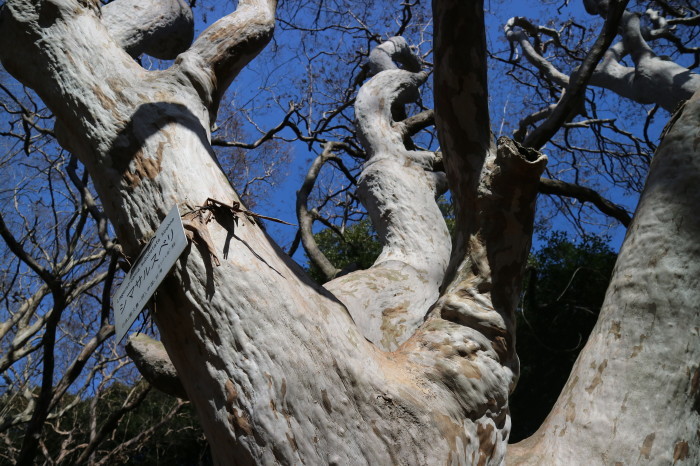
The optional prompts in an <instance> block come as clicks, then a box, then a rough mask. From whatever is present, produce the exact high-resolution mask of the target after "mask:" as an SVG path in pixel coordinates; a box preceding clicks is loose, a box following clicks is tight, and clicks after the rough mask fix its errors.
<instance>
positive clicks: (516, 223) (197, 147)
mask: <svg viewBox="0 0 700 466" xmlns="http://www.w3.org/2000/svg"><path fill="white" fill-rule="evenodd" d="M115 3H116V2H115ZM162 8H163V5H161V4H157V5H151V6H149V8H145V9H143V10H140V11H141V14H144V15H146V16H148V15H154V16H155V17H157V18H162V17H166V18H167V17H168V14H167V11H163V9H162ZM275 8H276V2H275V1H274V0H268V1H263V0H242V1H240V2H239V4H238V8H237V9H236V11H235V12H233V13H231V14H230V15H228V16H226V17H224V18H222V19H221V20H219V21H217V22H216V23H214V24H213V25H212V26H211V27H210V28H208V29H207V30H206V31H204V32H203V33H202V34H201V35H200V36H199V37H198V38H197V39H196V40H195V41H194V43H193V44H192V46H191V47H189V49H188V50H187V51H186V52H184V53H182V54H180V55H179V56H178V58H177V59H176V60H175V62H174V64H173V65H172V66H171V67H170V68H168V69H167V70H163V71H158V72H147V71H145V70H144V69H143V68H141V67H140V66H139V65H138V63H136V61H134V60H133V59H132V57H131V56H129V55H128V54H127V53H126V52H125V51H124V49H125V48H126V49H130V48H131V47H137V46H138V48H139V49H141V50H143V49H146V48H148V45H150V40H151V39H152V38H157V39H158V40H157V41H156V42H157V43H159V44H165V45H167V41H164V40H162V38H163V37H164V34H166V35H167V34H168V33H175V32H176V31H174V30H173V28H174V29H175V30H176V29H177V27H178V26H181V25H180V24H178V22H177V21H173V22H169V23H163V22H158V21H155V22H154V21H148V20H147V18H138V19H134V17H133V16H131V17H127V16H128V15H124V17H123V18H120V19H119V20H118V21H116V22H106V21H103V20H102V18H101V16H100V9H99V7H98V6H97V5H96V4H95V3H93V2H91V1H87V0H60V1H58V0H50V1H29V0H11V1H8V2H6V3H5V5H4V7H3V9H2V12H1V13H0V59H1V60H2V63H3V65H4V66H5V68H6V69H7V70H8V71H9V72H11V73H12V74H13V75H14V76H16V77H17V78H18V79H20V80H21V81H22V82H24V83H26V84H27V85H28V86H30V87H32V88H33V89H35V90H36V92H37V94H38V95H39V96H40V97H41V98H42V100H43V101H44V102H45V103H46V104H47V106H48V107H49V108H51V110H52V112H53V113H54V115H55V116H56V119H57V125H56V130H55V131H56V133H57V135H58V140H59V141H60V142H61V144H62V145H63V146H64V147H66V148H67V149H68V150H70V151H71V153H74V154H76V155H77V156H78V157H79V158H80V159H81V161H82V162H83V163H84V164H85V166H86V167H87V169H88V170H89V171H90V173H91V176H92V179H93V181H94V184H95V188H96V191H97V192H98V194H99V197H100V199H101V200H102V202H103V206H104V209H105V212H106V214H107V216H108V217H109V218H110V220H111V221H112V224H113V225H114V228H115V230H116V234H117V237H118V239H119V242H120V245H121V248H122V253H123V254H124V255H125V256H126V257H128V258H135V257H136V256H137V254H138V252H139V250H140V249H141V247H142V245H143V244H144V243H145V241H147V240H148V238H149V236H150V235H151V234H152V232H153V231H155V229H156V228H157V226H158V224H159V222H160V220H161V219H162V218H163V217H164V216H165V214H166V213H167V212H168V211H169V210H170V207H171V206H172V204H177V205H178V206H179V207H180V209H181V213H182V214H183V221H184V222H185V225H186V228H187V229H188V230H189V231H190V232H191V233H192V238H193V240H192V243H191V245H190V247H189V248H188V249H187V250H186V251H185V253H183V256H182V258H181V259H180V261H179V262H178V264H177V265H176V266H175V267H174V270H173V271H172V273H171V275H170V276H169V277H168V278H167V279H166V280H165V281H164V283H163V285H162V286H161V288H160V290H159V292H158V295H157V297H156V305H155V310H154V312H153V317H154V319H155V321H156V322H157V324H158V328H159V330H160V334H161V337H162V339H163V343H164V345H165V347H166V348H167V351H168V355H169V357H170V359H171V360H172V362H173V363H174V365H175V367H176V368H177V372H178V373H179V374H180V379H181V381H182V383H183V385H184V388H185V390H186V392H187V394H188V396H189V398H190V399H191V400H192V402H193V404H194V405H195V407H196V410H197V412H198V414H199V416H200V419H201V420H202V424H203V427H204V430H205V432H206V435H207V438H208V440H209V442H210V444H211V448H212V452H213V455H214V456H215V457H216V458H217V460H218V461H219V462H221V463H226V462H228V461H230V460H231V459H233V460H234V461H236V462H240V463H253V462H257V463H273V462H280V463H296V462H306V463H331V462H332V463H349V462H358V461H366V462H368V463H373V464H384V463H398V462H401V461H410V462H415V463H435V462H457V463H460V462H462V463H466V462H473V463H477V462H481V463H489V462H493V463H499V462H501V461H503V460H504V459H505V457H506V454H507V452H506V444H507V439H508V433H509V431H510V418H509V414H508V395H509V392H510V391H511V390H512V388H513V386H514V385H515V382H516V380H517V373H518V358H517V356H516V353H515V347H514V344H515V335H514V312H515V310H516V307H517V305H518V302H519V298H520V287H521V284H522V278H523V271H524V267H525V264H526V259H527V255H528V251H529V248H530V242H531V234H532V223H533V218H534V201H535V198H536V195H537V191H538V186H539V183H540V174H541V173H542V171H543V170H544V165H545V163H546V157H544V156H543V155H542V154H540V153H538V152H537V151H536V150H532V149H528V148H525V147H523V146H520V145H518V144H517V143H515V142H513V141H511V140H509V139H507V138H500V139H499V140H498V141H497V142H495V141H493V140H492V136H491V133H490V127H489V126H490V124H489V118H488V95H487V86H486V84H487V81H486V47H485V38H484V21H483V5H482V4H481V2H470V3H466V2H457V1H449V0H444V1H440V0H436V1H435V2H434V4H433V18H434V64H435V68H434V73H433V74H434V88H435V121H436V126H437V130H438V135H439V138H440V146H441V148H442V152H441V154H436V153H434V152H431V151H423V150H415V149H413V148H409V147H407V146H406V145H405V144H404V142H403V140H404V136H405V135H406V128H405V126H406V125H402V124H401V121H396V119H397V118H399V119H400V112H397V111H396V109H398V108H400V106H401V105H402V104H403V103H405V102H408V101H411V100H413V99H414V98H415V96H416V91H417V88H418V86H420V85H421V84H422V83H423V82H424V81H425V80H426V79H427V78H428V73H427V72H425V71H424V70H423V69H422V66H421V63H420V62H419V61H417V60H415V59H412V58H411V56H410V54H406V53H405V48H404V47H403V44H402V43H401V41H400V40H397V41H391V43H389V44H387V45H386V47H385V48H384V49H383V51H382V49H380V53H379V54H377V55H375V56H374V57H370V62H371V66H370V68H371V69H373V70H374V71H375V72H376V74H375V75H374V76H373V77H372V78H371V79H370V80H369V81H367V82H366V83H364V84H363V86H362V87H361V89H360V91H359V94H358V96H357V99H356V102H355V112H356V119H357V131H358V134H359V137H360V140H361V142H362V144H363V146H364V147H363V148H364V150H365V151H366V153H367V162H366V164H365V167H364V170H363V172H362V173H361V175H360V177H359V180H358V181H359V192H360V197H361V199H362V200H363V203H364V205H365V207H366V208H367V211H368V213H369V215H370V217H371V219H372V222H373V225H374V226H375V228H376V230H377V232H378V235H379V237H380V240H381V242H382V246H383V249H382V254H381V255H380V258H379V259H378V261H377V262H375V264H373V266H372V267H370V268H369V269H367V270H364V271H356V272H353V273H352V274H349V275H344V276H341V277H339V278H337V279H335V280H333V281H331V282H329V283H328V284H327V285H326V287H325V288H321V287H319V286H317V285H316V284H314V283H313V282H312V281H311V280H310V279H309V278H308V277H306V276H305V275H304V274H303V272H302V271H301V270H300V268H299V267H298V266H297V265H295V264H294V263H293V262H292V261H291V260H290V259H289V258H288V257H287V256H286V255H285V254H284V253H283V252H282V251H281V250H280V249H279V248H278V247H277V246H276V245H275V244H274V243H273V242H272V241H271V240H270V239H269V237H268V236H267V235H266V234H265V232H264V231H263V230H262V229H261V228H260V227H259V225H257V224H256V223H255V222H254V221H253V220H252V219H251V218H249V216H247V215H245V214H243V213H240V212H238V211H237V210H236V209H235V208H234V203H235V202H238V197H237V196H236V194H235V192H234V190H233V188H231V186H230V185H229V183H228V181H227V180H226V178H225V177H224V176H223V174H222V172H221V170H220V169H219V167H218V165H217V164H216V163H215V162H214V160H213V158H212V150H211V145H210V143H209V141H210V128H211V125H212V123H213V120H214V117H215V115H216V111H217V108H218V106H219V103H220V99H221V97H222V95H223V93H224V91H225V89H226V88H227V87H228V85H229V84H230V83H231V82H232V80H233V79H234V77H235V76H236V74H237V73H238V72H239V71H240V70H241V68H242V67H243V66H245V64H247V63H248V62H249V61H250V60H251V59H252V58H253V57H254V56H255V55H256V54H257V53H258V52H259V51H260V50H261V49H262V48H263V47H264V46H265V44H266V43H267V42H268V41H269V40H270V38H271V36H272V32H273V27H274V16H275ZM623 10H624V6H621V5H620V4H618V3H611V4H610V10H609V11H608V14H607V16H606V26H605V30H606V31H611V30H612V31H614V30H615V25H616V24H617V21H618V19H619V18H620V16H622V13H623ZM161 13H162V14H161ZM115 24H117V25H118V26H119V31H121V33H117V30H115V29H112V28H113V27H114V25H115ZM149 28H152V29H149ZM144 29H146V30H145V31H144ZM161 32H162V33H163V34H161ZM612 36H614V34H612ZM134 37H136V38H138V39H139V41H143V43H141V42H138V41H137V42H138V44H126V43H124V42H123V39H120V38H134ZM10 41H11V43H12V47H9V46H8V44H9V43H10ZM120 41H121V42H120ZM605 41H612V37H610V35H608V37H607V38H605V40H604V41H603V45H605ZM607 43H608V44H609V43H610V42H607ZM605 48H607V47H606V46H605V47H603V49H602V50H605ZM596 50H597V51H596V52H594V53H602V51H601V50H599V49H596ZM387 52H388V53H389V55H390V56H391V58H393V60H387V59H386V53H387ZM394 62H398V63H400V64H401V65H402V68H398V67H397V65H396V63H394ZM593 62H595V60H592V61H591V63H590V64H589V66H593V67H594V66H595V64H594V63H593ZM580 76H581V77H582V78H581V79H586V76H587V74H586V72H585V71H584V70H582V71H581V72H580ZM567 95H569V96H570V97H569V98H574V97H575V96H576V95H577V90H576V89H575V88H573V87H569V88H568V89H567ZM565 105H566V104H562V103H559V105H558V108H561V109H564V108H565ZM559 106H562V107H559ZM566 113H567V114H568V113H569V112H566ZM699 119H700V93H699V92H697V91H696V93H695V94H694V95H693V97H691V98H690V99H689V100H688V101H687V102H686V103H685V104H684V105H683V107H682V108H681V109H680V110H679V111H678V112H677V113H676V114H675V116H674V118H673V119H672V122H671V124H670V126H669V129H668V131H667V133H666V135H665V137H664V140H663V142H662V143H661V145H660V146H659V148H658V150H657V152H656V155H655V158H654V163H653V164H652V167H651V170H650V174H649V178H648V180H647V184H646V188H645V190H644V193H643V194H642V198H641V201H640V205H639V207H638V209H637V211H636V213H635V217H634V220H633V221H632V224H631V226H630V230H629V232H628V236H627V239H626V241H625V245H624V246H623V249H622V251H621V254H620V257H619V259H618V262H617V265H616V271H615V274H614V276H613V279H612V284H611V286H610V289H609V292H608V294H607V297H606V300H605V304H604V306H603V310H602V311H601V317H600V319H599V321H598V323H597V325H596V328H595V329H594V331H593V333H592V336H591V338H590V339H589V342H588V344H587V345H586V348H585V349H584V350H583V352H582V354H581V357H580V358H579V360H578V361H577V364H576V366H575V367H574V370H573V372H572V375H571V377H570V379H569V382H568V384H567V386H566V387H565V388H564V391H563V393H562V396H561V397H560V399H559V401H558V403H557V405H555V407H554V409H553V411H552V413H551V414H550V416H549V417H548V419H547V421H545V423H544V425H543V427H542V428H541V429H540V430H539V431H538V433H537V434H536V435H535V436H533V437H532V438H530V439H528V440H526V441H525V442H523V443H521V444H518V445H516V446H514V447H512V448H511V449H509V451H508V455H509V456H510V458H511V459H512V460H513V461H514V462H518V461H520V462H531V463H533V464H542V463H543V462H546V461H547V460H549V459H551V458H555V459H556V460H557V461H559V462H561V463H562V464H571V463H575V462H576V461H577V460H578V459H580V458H596V459H597V458H601V460H602V461H603V462H606V463H607V462H616V461H636V460H637V459H638V458H640V455H641V457H648V458H653V459H654V460H656V461H666V460H671V459H673V460H675V461H681V460H685V461H687V462H688V463H691V464H692V463H695V462H697V460H698V459H699V456H700V449H699V448H698V447H699V446H700V443H699V442H697V440H696V437H695V435H696V430H697V428H698V422H699V417H698V410H697V396H698V384H697V378H698V377H697V373H698V369H697V366H696V365H695V364H696V363H695V362H694V361H696V359H697V357H696V356H697V351H698V349H697V348H696V345H694V344H693V342H694V340H695V339H696V337H697V336H696V335H695V333H696V329H697V328H698V327H700V325H699V324H700V323H699V322H698V319H700V316H698V314H697V310H696V309H697V308H696V306H695V304H696V303H697V301H698V293H700V291H698V290H700V287H698V286H696V285H697V276H698V261H697V255H698V252H699V251H698V249H697V248H698V246H697V242H696V241H695V238H696V237H697V231H698V226H700V225H699V224H698V220H697V218H696V216H694V215H693V208H694V206H695V205H697V201H698V199H697V198H698V194H697V193H696V192H695V191H694V190H693V187H694V186H695V185H697V182H698V177H699V176H700V172H699V171H698V170H699V169H700V166H699V164H700V161H698V157H696V155H697V141H696V138H697V130H698V124H699V121H698V120H699ZM329 150H331V149H329ZM443 167H444V169H445V174H443V172H442V168H443ZM448 186H449V188H450V191H451V195H452V199H453V200H454V203H455V217H456V234H455V240H454V242H453V244H452V247H450V246H451V245H450V239H449V234H448V231H447V228H446V226H445V224H444V220H443V216H442V213H441V212H440V209H439V208H438V206H437V204H436V202H435V197H436V194H437V193H438V192H441V191H442V190H444V189H445V188H446V187H448ZM208 199H214V200H215V201H218V202H215V203H213V204H212V203H208V202H207V200H208ZM226 205H228V206H229V207H228V208H227V207H226ZM655 240H658V241H659V242H661V243H662V244H663V247H659V244H658V242H657V241H655ZM650 283H653V284H655V285H656V286H653V287H652V286H650V285H649V284H650ZM681 326H682V327H681ZM685 329H689V330H688V331H686V332H683V331H682V330H685ZM693 329H695V330H693ZM694 332H695V333H694ZM382 350H390V351H382ZM391 350H393V351H391ZM659 375H662V376H663V379H664V383H663V384H662V385H660V384H659V383H658V377H659ZM650 412H651V413H653V415H654V417H655V419H654V423H653V425H649V422H648V413H650ZM602 419H604V420H606V421H607V422H605V421H601V420H602ZM640 426H644V427H647V426H648V429H647V428H640ZM37 443H38V442H37V439H35V438H33V437H28V438H26V439H25V444H24V446H23V450H22V452H21V457H20V462H24V463H29V462H31V460H32V458H33V456H34V454H35V451H36V448H37Z"/></svg>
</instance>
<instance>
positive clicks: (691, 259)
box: [509, 91, 700, 464]
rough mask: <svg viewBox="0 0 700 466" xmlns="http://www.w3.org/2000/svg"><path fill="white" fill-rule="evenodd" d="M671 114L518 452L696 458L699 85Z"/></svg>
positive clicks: (530, 459) (519, 455)
mask: <svg viewBox="0 0 700 466" xmlns="http://www.w3.org/2000/svg"><path fill="white" fill-rule="evenodd" d="M669 125H670V127H669V129H668V131H667V132H666V134H665V136H664V137H663V141H662V142H661V145H660V146H659V148H658V150H657V151H656V155H655V156H654V161H653V163H652V165H651V168H650V170H649V178H648V179H647V183H646V187H645V188H644V192H643V193H642V197H641V200H640V201H639V206H638V207H637V212H636V213H635V216H634V219H633V221H632V224H631V225H630V228H629V230H628V232H627V237H626V239H625V242H624V245H623V246H622V250H621V251H620V255H619V257H618V260H617V264H616V266H615V271H614V274H613V278H612V281H611V283H610V287H609V288H608V292H607V296H606V298H605V303H604V304H603V309H602V310H601V314H600V318H599V319H598V322H597V324H596V326H595V328H594V329H593V332H592V333H591V336H590V337H589V339H588V343H587V344H586V346H585V348H584V349H583V351H582V352H581V354H580V356H579V358H578V360H577V361H576V365H575V366H574V368H573V370H572V373H571V376H570V377H569V380H568V382H567V384H566V386H565V387H564V390H563V391H562V394H561V395H560V397H559V400H558V401H557V403H556V405H555V407H554V409H553V410H552V412H551V413H550V415H549V417H548V418H547V419H546V421H545V422H544V424H543V425H542V427H541V428H540V429H539V430H538V431H537V433H535V434H534V435H533V436H532V437H531V438H529V439H527V440H525V441H523V442H521V443H519V444H516V445H515V446H513V447H511V452H510V458H509V459H510V460H511V461H509V462H511V463H513V464H520V463H522V464H543V463H550V459H551V458H556V462H557V464H574V463H577V462H578V461H580V459H581V458H586V459H587V460H589V461H590V462H591V463H595V464H629V463H643V464H681V463H684V464H700V363H699V361H700V344H699V343H700V304H699V303H700V260H698V258H699V257H700V241H698V239H699V238H700V219H699V217H698V213H697V209H698V205H700V191H699V190H698V186H699V185H700V91H697V92H696V93H695V94H694V96H693V97H691V99H690V100H689V101H687V102H686V103H685V104H684V106H683V107H682V108H681V109H680V110H679V111H678V112H677V113H676V115H675V116H674V118H673V119H672V121H671V123H670V124H669Z"/></svg>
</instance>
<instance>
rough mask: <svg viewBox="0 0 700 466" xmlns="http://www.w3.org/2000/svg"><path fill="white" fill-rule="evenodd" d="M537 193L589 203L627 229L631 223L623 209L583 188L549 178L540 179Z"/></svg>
mask: <svg viewBox="0 0 700 466" xmlns="http://www.w3.org/2000/svg"><path fill="white" fill-rule="evenodd" d="M539 192H540V193H541V194H554V195H557V196H566V197H573V198H575V199H578V200H579V201H581V202H590V203H591V204H593V205H594V206H596V207H597V208H598V210H600V211H601V212H602V213H604V214H605V215H608V216H610V217H613V218H614V219H616V220H618V221H619V222H620V223H621V224H623V225H624V226H625V227H628V226H629V224H630V222H631V221H632V219H631V217H630V215H629V213H627V211H626V210H625V209H623V208H622V207H620V206H618V205H616V204H614V203H612V202H611V201H609V200H608V199H605V198H604V197H603V196H601V195H600V194H599V193H598V192H597V191H595V190H593V189H591V188H587V187H585V186H580V185H577V184H571V183H566V182H564V181H559V180H552V179H549V178H540V185H539Z"/></svg>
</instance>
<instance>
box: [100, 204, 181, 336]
mask: <svg viewBox="0 0 700 466" xmlns="http://www.w3.org/2000/svg"><path fill="white" fill-rule="evenodd" d="M186 247H187V237H186V236H185V229H184V228H183V226H182V220H181V219H180V212H179V211H178V209H177V206H174V207H173V208H172V210H171V211H170V213H169V214H168V215H167V216H166V217H165V219H164V220H163V223H161V224H160V227H158V230H157V231H156V233H155V235H153V238H151V240H150V241H149V242H148V244H147V245H146V247H145V248H144V249H143V251H141V254H139V257H138V258H137V259H136V261H135V262H134V264H133V265H132V266H131V270H129V273H127V274H126V277H124V281H123V282H122V284H121V286H120V287H119V289H118V290H117V292H116V293H115V295H114V321H115V326H116V336H117V343H118V342H120V341H121V340H122V338H124V335H126V332H127V331H128V330H129V328H130V327H131V326H132V325H133V323H134V321H135V320H136V318H137V317H138V315H139V314H140V313H141V310H142V309H143V308H144V307H145V306H146V303H147V302H148V300H149V299H150V298H151V296H153V293H154V292H155V291H156V289H157V288H158V286H159V285H160V283H161V282H162V281H163V279H164V278H165V276H166V275H167V274H168V272H170V269H171V268H172V267H173V265H175V262H177V259H178V258H179V257H180V254H182V251H184V250H185V248H186Z"/></svg>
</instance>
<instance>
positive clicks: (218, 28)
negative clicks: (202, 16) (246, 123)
mask: <svg viewBox="0 0 700 466" xmlns="http://www.w3.org/2000/svg"><path fill="white" fill-rule="evenodd" d="M276 8H277V0H241V1H239V2H238V8H237V9H236V11H234V12H233V13H231V14H229V15H228V16H225V17H223V18H221V19H219V20H218V21H216V22H215V23H214V24H213V25H211V26H210V27H208V28H207V29H206V30H205V31H204V32H202V34H201V35H200V36H199V37H198V38H197V39H196V40H195V41H194V43H193V44H192V47H190V49H189V50H188V51H187V52H185V53H183V54H182V55H180V57H178V59H177V61H176V63H175V64H176V65H177V66H178V67H179V68H180V69H181V70H182V72H184V73H185V75H187V76H188V77H189V79H190V80H191V81H192V84H193V85H194V87H195V89H197V91H198V92H199V94H200V97H201V98H202V100H203V101H204V104H205V105H206V106H207V107H208V108H209V109H210V113H211V114H212V116H214V115H215V114H216V109H217V108H218V105H219V101H220V100H221V97H222V96H223V95H224V92H226V89H228V87H229V85H230V84H231V82H232V81H233V79H234V78H235V77H236V76H237V75H238V73H239V72H240V71H241V69H243V67H244V66H245V65H246V64H248V62H250V60H252V59H253V58H254V57H255V56H256V55H258V53H260V51H261V50H262V49H263V48H264V47H265V45H267V43H268V42H269V41H270V39H271V38H272V32H273V30H274V26H275V10H276ZM214 120H215V118H213V117H212V119H211V121H214Z"/></svg>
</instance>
